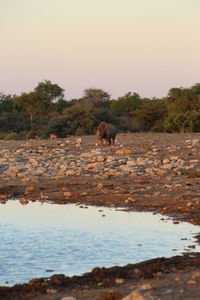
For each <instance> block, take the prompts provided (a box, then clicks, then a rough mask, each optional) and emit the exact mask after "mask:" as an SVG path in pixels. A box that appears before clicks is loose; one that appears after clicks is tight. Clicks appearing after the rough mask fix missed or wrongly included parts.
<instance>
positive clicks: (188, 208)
mask: <svg viewBox="0 0 200 300" xmlns="http://www.w3.org/2000/svg"><path fill="white" fill-rule="evenodd" d="M96 143H97V141H96V139H95V137H94V136H84V137H82V138H75V137H71V138H67V139H62V140H48V141H43V140H36V141H34V140H33V141H15V142H13V141H0V202H1V203H2V204H3V203H5V202H6V200H7V199H10V198H18V199H19V200H20V202H21V203H22V204H27V203H28V201H30V200H33V199H34V200H35V199H39V200H40V201H54V202H56V203H72V202H73V203H79V204H80V205H81V203H84V204H91V205H98V206H99V205H104V206H116V207H119V206H120V207H121V206H123V207H127V210H131V209H134V210H141V211H147V210H148V211H154V212H160V213H162V214H164V215H170V216H172V217H174V223H177V222H179V221H183V220H184V221H188V222H190V223H193V224H196V225H200V210H199V206H200V193H199V192H200V188H199V187H200V160H199V150H200V134H131V133H130V134H119V135H118V137H117V143H116V145H115V146H111V147H110V146H99V145H97V144H96ZM194 251H195V249H194ZM130 263H131V262H130ZM199 267H200V257H199V254H198V253H193V254H185V256H183V257H173V258H171V259H164V258H163V259H155V260H151V261H147V262H143V263H141V264H137V265H128V266H126V267H123V268H119V267H113V268H110V269H104V268H103V269H98V268H96V269H94V270H93V271H92V272H91V273H88V274H86V275H85V276H82V277H73V278H67V277H64V276H62V275H59V276H57V277H56V275H54V276H52V277H51V278H50V279H35V280H32V281H31V282H30V283H29V284H26V285H17V286H15V287H12V288H7V287H1V288H0V299H5V300H6V299H12V300H14V299H38V300H42V299H44V300H45V299H46V300H50V299H53V300H56V299H57V300H58V299H63V300H65V298H66V299H67V296H71V297H72V296H73V297H75V298H76V299H78V300H79V299H80V300H82V299H96V300H97V299H102V300H103V299H104V300H106V299H108V300H109V299H122V297H125V296H126V295H129V296H128V298H123V299H125V300H128V299H138V300H142V299H199V295H200V285H199V283H200V270H199ZM131 297H132V298H131Z"/></svg>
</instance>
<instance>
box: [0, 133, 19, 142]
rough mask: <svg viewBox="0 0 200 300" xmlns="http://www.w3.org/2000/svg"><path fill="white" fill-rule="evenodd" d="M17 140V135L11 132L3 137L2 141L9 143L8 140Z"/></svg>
mask: <svg viewBox="0 0 200 300" xmlns="http://www.w3.org/2000/svg"><path fill="white" fill-rule="evenodd" d="M19 139H20V138H19V135H18V134H17V133H16V132H13V131H11V132H8V133H6V134H5V135H4V140H7V141H9V140H19Z"/></svg>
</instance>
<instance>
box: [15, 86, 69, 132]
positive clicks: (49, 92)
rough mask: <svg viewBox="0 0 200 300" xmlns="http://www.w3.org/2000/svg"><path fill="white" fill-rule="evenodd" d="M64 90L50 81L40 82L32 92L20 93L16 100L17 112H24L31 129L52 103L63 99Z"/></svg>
mask: <svg viewBox="0 0 200 300" xmlns="http://www.w3.org/2000/svg"><path fill="white" fill-rule="evenodd" d="M63 95H64V90H63V89H62V88H60V87H59V86H58V85H57V84H52V83H51V81H44V82H40V83H39V84H38V86H37V87H36V88H35V89H34V91H32V92H30V93H22V94H21V96H19V97H17V98H16V104H17V106H18V109H19V110H23V111H25V112H26V113H27V114H28V115H29V117H30V124H31V127H32V126H33V125H35V123H36V121H37V120H38V119H39V118H40V117H41V115H42V114H45V113H46V112H47V111H48V109H49V108H50V105H51V103H52V102H53V101H59V100H61V99H62V98H63Z"/></svg>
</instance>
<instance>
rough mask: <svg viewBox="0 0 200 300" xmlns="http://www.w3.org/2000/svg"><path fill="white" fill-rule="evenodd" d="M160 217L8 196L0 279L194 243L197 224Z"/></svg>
mask: <svg viewBox="0 0 200 300" xmlns="http://www.w3.org/2000/svg"><path fill="white" fill-rule="evenodd" d="M103 216H105V217H103ZM160 219H161V215H153V214H151V213H141V212H125V211H115V209H110V208H103V209H102V208H100V209H99V208H96V207H88V208H87V209H84V208H82V209H80V208H79V207H78V206H75V205H56V204H48V203H43V204H42V203H40V202H34V203H33V202H30V203H29V204H28V205H21V204H20V203H19V202H18V201H12V200H10V201H8V202H7V203H6V204H5V205H0V236H1V246H0V261H1V267H0V285H5V282H6V281H8V282H9V285H13V284H15V283H21V282H27V281H28V280H30V279H32V278H34V277H45V276H49V275H50V274H49V273H47V271H49V272H50V271H52V270H53V272H52V273H51V274H54V273H64V274H66V275H69V276H71V275H75V274H82V273H84V272H88V271H90V270H91V269H92V268H94V267H96V266H99V267H102V266H105V267H109V266H113V265H125V264H127V263H135V262H139V261H142V260H146V259H150V258H155V257H161V256H165V257H170V256H173V255H175V254H180V253H182V251H183V250H184V249H186V248H187V247H188V246H189V245H191V244H193V243H194V240H193V238H192V234H193V233H198V232H199V227H198V226H194V225H192V224H188V223H181V224H178V225H174V224H173V222H172V221H171V220H167V221H161V220H160ZM186 237H187V238H188V239H187V240H185V238H186ZM174 250H176V251H174ZM188 250H189V249H188V248H187V251H188ZM193 250H194V249H193ZM197 250H199V246H197V245H196V249H195V251H197Z"/></svg>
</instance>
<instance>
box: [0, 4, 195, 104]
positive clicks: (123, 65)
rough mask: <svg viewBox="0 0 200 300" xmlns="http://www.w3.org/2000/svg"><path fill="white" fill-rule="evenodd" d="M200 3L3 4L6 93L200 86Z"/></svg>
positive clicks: (157, 91) (150, 93)
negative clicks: (43, 86) (53, 86)
mask: <svg viewBox="0 0 200 300" xmlns="http://www.w3.org/2000/svg"><path fill="white" fill-rule="evenodd" d="M199 14H200V0H0V43H1V46H0V68H1V74H0V92H3V93H5V94H17V95H19V94H21V93H22V92H29V91H31V90H33V89H34V87H36V85H37V84H38V82H41V81H43V80H45V79H47V80H51V81H52V83H57V84H58V85H59V86H60V87H62V88H64V89H65V94H66V99H72V98H79V97H82V95H83V91H84V89H86V88H91V87H94V88H100V89H104V90H105V91H107V92H109V93H110V94H111V96H112V97H113V98H117V97H119V96H122V95H124V94H125V93H127V92H129V91H132V92H137V93H139V94H140V96H142V97H154V96H155V97H162V96H165V95H166V94H167V92H168V90H169V89H170V88H172V87H180V86H183V87H190V86H192V85H193V84H195V83H197V82H200V17H199Z"/></svg>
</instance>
